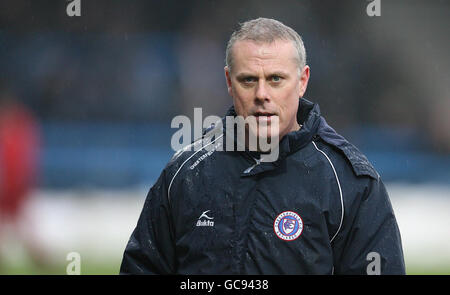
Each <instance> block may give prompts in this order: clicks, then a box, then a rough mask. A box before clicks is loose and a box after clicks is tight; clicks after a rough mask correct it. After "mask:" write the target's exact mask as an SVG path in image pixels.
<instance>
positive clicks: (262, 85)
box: [255, 80, 270, 102]
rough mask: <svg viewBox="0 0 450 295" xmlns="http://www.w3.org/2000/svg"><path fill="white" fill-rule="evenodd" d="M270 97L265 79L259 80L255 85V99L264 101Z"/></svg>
mask: <svg viewBox="0 0 450 295" xmlns="http://www.w3.org/2000/svg"><path fill="white" fill-rule="evenodd" d="M269 99H270V95H269V89H268V87H267V84H266V81H261V80H260V81H259V82H258V85H257V86H256V93H255V100H258V101H261V102H264V101H268V100H269Z"/></svg>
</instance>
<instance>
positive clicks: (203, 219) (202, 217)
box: [196, 210, 214, 226]
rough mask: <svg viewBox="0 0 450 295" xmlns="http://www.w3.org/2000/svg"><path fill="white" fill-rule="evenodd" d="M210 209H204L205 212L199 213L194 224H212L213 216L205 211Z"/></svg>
mask: <svg viewBox="0 0 450 295" xmlns="http://www.w3.org/2000/svg"><path fill="white" fill-rule="evenodd" d="M209 211H210V210H206V211H205V212H203V213H202V215H200V217H199V218H198V220H197V225H196V226H214V221H212V220H213V219H214V217H209V216H208V215H207V214H206V213H208V212H209Z"/></svg>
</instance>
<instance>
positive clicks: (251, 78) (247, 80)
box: [243, 77, 256, 83]
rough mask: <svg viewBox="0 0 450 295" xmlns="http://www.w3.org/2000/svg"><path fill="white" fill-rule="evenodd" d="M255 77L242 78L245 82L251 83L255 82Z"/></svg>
mask: <svg viewBox="0 0 450 295" xmlns="http://www.w3.org/2000/svg"><path fill="white" fill-rule="evenodd" d="M255 80H256V79H255V78H253V77H245V78H244V79H243V81H244V82H245V83H252V82H255Z"/></svg>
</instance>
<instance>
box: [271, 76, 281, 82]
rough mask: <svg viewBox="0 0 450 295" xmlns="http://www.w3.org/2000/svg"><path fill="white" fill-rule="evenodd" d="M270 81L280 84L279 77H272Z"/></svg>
mask: <svg viewBox="0 0 450 295" xmlns="http://www.w3.org/2000/svg"><path fill="white" fill-rule="evenodd" d="M272 81H273V82H280V81H281V77H280V76H272Z"/></svg>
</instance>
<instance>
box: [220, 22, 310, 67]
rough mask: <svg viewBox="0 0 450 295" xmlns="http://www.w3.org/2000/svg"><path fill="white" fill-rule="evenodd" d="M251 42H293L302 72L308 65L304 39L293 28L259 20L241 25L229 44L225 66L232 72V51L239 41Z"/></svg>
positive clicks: (279, 23)
mask: <svg viewBox="0 0 450 295" xmlns="http://www.w3.org/2000/svg"><path fill="white" fill-rule="evenodd" d="M243 40H250V41H254V42H262V43H272V42H274V41H276V40H286V41H292V42H293V45H294V47H295V49H296V51H297V53H298V66H299V70H300V71H301V70H302V69H303V67H304V66H305V65H306V50H305V46H304V44H303V40H302V37H300V35H299V34H298V33H297V32H296V31H294V30H293V29H292V28H290V27H288V26H286V25H284V24H283V23H281V22H280V21H277V20H274V19H269V18H263V17H260V18H257V19H253V20H249V21H246V22H244V23H241V24H240V27H239V29H238V30H236V31H234V32H233V34H232V35H231V37H230V40H229V41H228V44H227V49H226V52H225V64H226V66H227V67H228V69H229V70H230V71H231V66H232V64H233V57H232V54H231V50H232V48H233V45H234V44H235V43H236V42H237V41H243Z"/></svg>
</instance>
